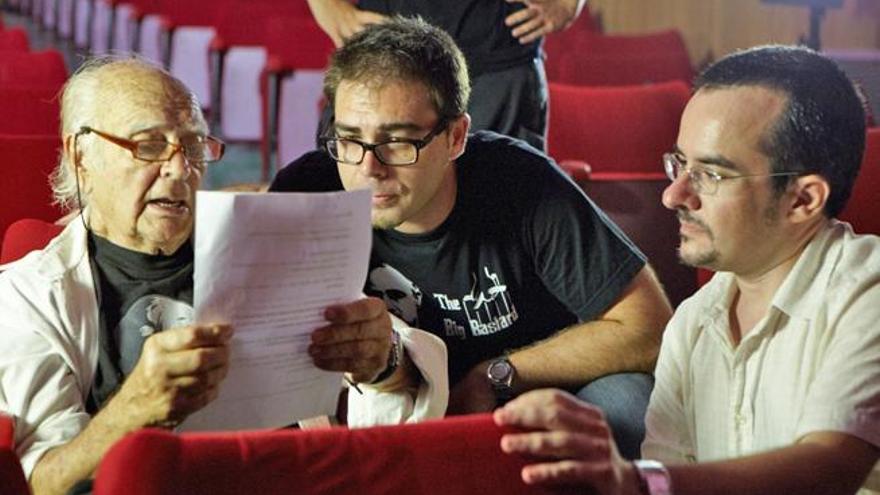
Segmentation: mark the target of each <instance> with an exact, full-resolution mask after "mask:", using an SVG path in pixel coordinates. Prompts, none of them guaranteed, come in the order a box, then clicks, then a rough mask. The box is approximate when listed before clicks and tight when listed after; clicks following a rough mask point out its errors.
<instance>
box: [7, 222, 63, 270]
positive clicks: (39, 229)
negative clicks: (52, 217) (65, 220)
mask: <svg viewBox="0 0 880 495" xmlns="http://www.w3.org/2000/svg"><path fill="white" fill-rule="evenodd" d="M62 230H64V227H63V226H61V225H55V224H54V223H51V222H46V221H44V220H37V219H36V218H22V219H21V220H16V221H15V222H14V223H13V224H12V225H10V226H9V227H8V228H7V229H6V233H5V234H3V245H2V248H0V265H2V264H5V263H10V262H12V261H15V260H17V259H19V258H23V257H24V256H25V255H26V254H28V253H30V252H31V251H36V250H38V249H43V248H44V247H45V246H46V244H49V241H51V240H52V239H53V238H54V237H55V236H57V235H58V234H60V233H61V231H62Z"/></svg>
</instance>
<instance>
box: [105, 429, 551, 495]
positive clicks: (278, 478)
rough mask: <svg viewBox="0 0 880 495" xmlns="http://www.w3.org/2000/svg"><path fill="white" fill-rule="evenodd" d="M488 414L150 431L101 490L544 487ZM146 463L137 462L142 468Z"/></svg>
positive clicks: (121, 447) (111, 463)
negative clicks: (506, 446)
mask: <svg viewBox="0 0 880 495" xmlns="http://www.w3.org/2000/svg"><path fill="white" fill-rule="evenodd" d="M501 434H502V430H501V429H500V428H499V427H497V426H496V425H495V424H494V422H493V421H492V418H491V416H490V415H488V414H483V415H475V416H465V417H458V418H451V419H445V420H438V421H429V422H425V423H420V424H407V425H396V426H383V427H375V428H365V429H356V430H349V429H347V428H342V427H337V428H331V429H328V430H299V431H291V430H282V431H271V432H239V433H199V434H183V435H180V436H175V435H173V434H171V433H169V432H165V431H158V430H143V431H140V432H137V433H134V434H132V435H129V436H128V437H126V438H124V439H123V440H122V441H120V442H119V443H117V444H116V445H115V446H114V447H113V448H112V449H111V450H110V452H109V453H108V454H107V455H106V456H105V458H104V460H103V461H102V462H101V465H100V467H99V468H98V472H97V477H96V480H95V494H96V495H109V494H114V495H116V494H119V493H125V494H126V495H156V494H164V493H187V494H189V495H200V494H206V495H207V494H212V495H226V494H229V495H232V494H240V493H259V494H262V495H274V494H290V493H296V494H298V495H325V494H326V495H329V494H339V493H357V494H361V495H370V494H380V493H382V494H387V493H406V494H424V495H431V494H438V495H439V494H443V495H464V494H474V493H504V494H505V495H514V494H526V493H532V494H541V493H550V492H549V491H546V490H541V489H535V488H530V487H528V486H526V485H525V484H524V483H523V482H522V478H521V477H520V470H521V468H522V467H523V465H524V464H525V459H523V458H521V457H518V456H511V455H507V454H504V453H502V452H501V449H500V445H499V442H500V438H501ZM132 466H137V469H132Z"/></svg>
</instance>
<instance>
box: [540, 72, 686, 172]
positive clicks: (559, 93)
mask: <svg viewBox="0 0 880 495" xmlns="http://www.w3.org/2000/svg"><path fill="white" fill-rule="evenodd" d="M689 97H690V91H689V90H688V87H687V85H685V84H684V83H682V82H679V81H673V82H667V83H662V84H650V85H643V86H622V87H602V88H593V87H580V86H570V85H565V84H556V83H551V84H550V118H549V123H548V129H547V146H548V150H549V154H550V156H552V157H553V158H555V159H556V160H557V161H559V162H561V161H565V160H578V161H584V162H586V163H589V164H590V166H591V167H592V170H593V173H606V172H639V173H657V172H662V170H663V165H662V163H661V161H662V157H663V153H665V152H667V151H669V150H670V149H672V145H673V144H675V138H676V135H677V134H678V121H679V119H680V118H681V113H682V111H683V110H684V107H685V105H686V104H687V100H688V98H689Z"/></svg>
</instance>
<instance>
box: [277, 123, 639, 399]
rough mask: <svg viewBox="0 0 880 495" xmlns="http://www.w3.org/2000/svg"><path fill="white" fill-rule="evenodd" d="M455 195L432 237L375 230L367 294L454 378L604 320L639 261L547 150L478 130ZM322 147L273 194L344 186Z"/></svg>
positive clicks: (280, 180) (460, 164)
mask: <svg viewBox="0 0 880 495" xmlns="http://www.w3.org/2000/svg"><path fill="white" fill-rule="evenodd" d="M456 174H457V181H458V193H457V196H456V202H455V206H454V207H453V210H452V212H451V214H450V215H449V217H448V218H447V219H446V220H445V221H444V222H443V223H442V224H441V225H440V226H439V227H438V228H436V229H434V230H433V231H432V232H428V233H426V234H415V235H413V234H403V233H400V232H397V231H395V230H377V229H374V230H373V250H372V256H371V258H372V260H371V267H370V274H369V278H368V281H367V284H366V287H365V291H366V292H367V293H370V294H373V295H377V296H379V297H382V298H383V299H384V300H385V302H386V304H387V305H388V307H389V310H390V311H391V312H392V313H395V314H397V315H398V316H400V317H401V318H403V319H404V320H406V321H407V322H408V323H410V324H412V325H413V326H416V327H418V328H422V329H424V330H428V331H430V332H432V333H434V334H436V335H438V336H439V337H440V338H442V339H443V340H444V342H445V343H446V345H447V347H448V349H449V369H450V380H451V383H455V382H457V381H458V380H459V379H460V378H461V377H462V376H463V375H464V374H465V373H466V372H467V371H468V370H470V369H471V367H473V366H474V365H475V364H477V363H479V362H480V361H483V360H486V359H490V358H493V357H497V356H499V355H501V354H503V353H504V352H505V351H507V350H513V349H517V348H521V347H523V346H526V345H529V344H531V343H534V342H536V341H538V340H541V339H545V338H547V337H550V336H551V335H553V334H554V333H556V332H557V331H558V330H560V329H562V328H565V327H567V326H570V325H573V324H575V323H578V322H580V321H589V320H592V319H595V318H596V317H598V316H599V315H601V314H602V313H603V312H604V311H605V310H606V309H607V308H608V307H609V306H610V305H611V304H612V303H613V302H615V301H616V300H617V299H618V298H619V297H620V295H621V294H622V293H623V291H624V290H625V289H626V287H627V286H628V285H629V283H630V281H631V280H632V278H633V277H634V276H635V274H636V273H638V271H639V270H640V269H641V268H642V266H644V263H645V258H644V256H643V255H642V254H641V253H640V252H639V251H638V250H637V248H635V247H634V246H633V244H632V243H631V242H630V241H629V240H628V239H627V238H626V237H625V235H624V234H623V233H622V232H621V231H620V230H619V229H618V228H617V226H615V225H614V224H613V223H612V222H611V221H610V220H609V219H608V218H607V217H606V216H605V214H604V213H603V212H601V211H600V210H599V209H598V207H596V205H595V204H593V202H592V201H590V200H589V198H587V197H586V195H585V194H584V193H583V191H581V190H580V189H579V188H578V187H577V186H576V185H575V184H574V183H573V182H571V181H570V180H569V179H568V177H566V176H565V174H564V173H563V172H562V171H561V170H560V169H559V168H558V166H556V164H555V163H554V162H553V161H552V160H551V159H550V158H548V157H547V156H546V155H544V154H542V153H540V152H538V151H536V150H534V149H533V148H531V147H528V146H526V145H525V144H523V143H522V142H520V141H517V140H514V139H510V138H506V137H503V136H500V135H498V134H495V133H491V132H486V131H480V132H477V133H475V134H473V135H471V136H470V137H469V139H468V143H467V147H466V151H465V153H464V154H463V155H462V156H461V157H460V158H458V159H457V160H456ZM341 187H342V185H341V182H340V181H339V174H338V173H337V171H336V164H335V163H333V162H332V161H331V160H330V158H329V156H327V155H326V154H325V153H323V152H312V153H309V154H307V155H304V156H303V157H302V158H300V159H299V160H297V161H296V162H294V163H293V164H291V165H288V167H287V168H285V169H282V170H281V171H280V172H279V174H278V176H277V177H276V178H275V181H274V182H273V184H272V186H271V187H270V190H273V191H327V190H334V189H341Z"/></svg>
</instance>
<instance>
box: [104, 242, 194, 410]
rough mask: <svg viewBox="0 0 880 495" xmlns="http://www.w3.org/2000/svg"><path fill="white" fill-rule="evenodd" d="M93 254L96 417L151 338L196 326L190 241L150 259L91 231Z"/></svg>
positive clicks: (146, 255)
mask: <svg viewBox="0 0 880 495" xmlns="http://www.w3.org/2000/svg"><path fill="white" fill-rule="evenodd" d="M89 256H90V260H91V263H92V273H93V274H94V277H95V282H96V283H95V287H96V292H97V296H98V305H99V320H100V323H99V325H100V330H99V331H100V333H99V353H98V368H97V370H96V372H95V380H94V382H93V383H92V390H91V394H90V396H89V401H88V409H89V412H90V413H94V412H96V411H97V410H98V409H100V407H101V406H102V405H103V404H104V402H105V401H106V400H107V399H109V398H110V397H111V396H112V395H113V394H114V393H115V392H116V390H117V389H118V388H119V386H120V385H121V384H122V381H123V380H124V379H125V377H126V376H128V375H129V373H131V371H132V370H133V369H134V366H135V365H136V364H137V361H138V358H140V355H141V349H142V347H143V345H144V340H146V338H147V337H149V336H150V335H152V334H154V333H156V332H161V331H162V330H165V329H168V328H174V327H179V326H185V325H189V324H190V323H192V321H193V307H192V298H193V278H192V277H193V250H192V244H191V243H190V242H189V241H187V242H186V243H185V244H184V245H183V246H181V247H180V248H179V249H178V250H177V252H175V253H174V254H173V255H170V256H164V255H150V254H146V253H140V252H137V251H132V250H129V249H126V248H124V247H121V246H117V245H116V244H113V243H112V242H110V241H108V240H107V239H104V238H102V237H100V236H97V235H95V234H93V233H89Z"/></svg>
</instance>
